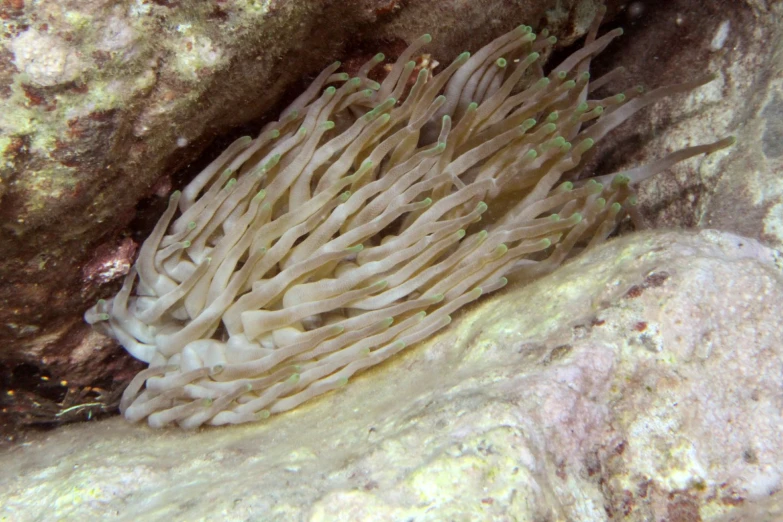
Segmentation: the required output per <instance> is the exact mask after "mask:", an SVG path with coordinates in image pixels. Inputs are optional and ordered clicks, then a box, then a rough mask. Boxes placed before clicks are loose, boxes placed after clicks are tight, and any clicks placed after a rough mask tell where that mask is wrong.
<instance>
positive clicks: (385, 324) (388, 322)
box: [381, 317, 394, 328]
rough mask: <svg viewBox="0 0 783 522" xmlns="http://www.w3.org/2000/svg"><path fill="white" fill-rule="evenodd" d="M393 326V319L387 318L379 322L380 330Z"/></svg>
mask: <svg viewBox="0 0 783 522" xmlns="http://www.w3.org/2000/svg"><path fill="white" fill-rule="evenodd" d="M393 324H394V317H387V318H386V319H384V320H383V321H381V328H388V327H390V326H391V325H393Z"/></svg>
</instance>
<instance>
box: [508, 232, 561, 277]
mask: <svg viewBox="0 0 783 522" xmlns="http://www.w3.org/2000/svg"><path fill="white" fill-rule="evenodd" d="M551 246H552V240H551V239H549V238H548V237H545V238H544V239H542V240H541V247H542V248H549V247H551ZM503 279H505V277H504V278H503Z"/></svg>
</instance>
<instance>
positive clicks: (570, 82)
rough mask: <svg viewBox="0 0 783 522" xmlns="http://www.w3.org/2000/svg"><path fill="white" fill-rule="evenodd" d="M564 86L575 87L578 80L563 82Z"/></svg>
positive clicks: (567, 87)
mask: <svg viewBox="0 0 783 522" xmlns="http://www.w3.org/2000/svg"><path fill="white" fill-rule="evenodd" d="M563 87H564V88H566V89H573V88H574V87H576V82H575V81H574V80H568V81H567V82H565V83H564V84H563Z"/></svg>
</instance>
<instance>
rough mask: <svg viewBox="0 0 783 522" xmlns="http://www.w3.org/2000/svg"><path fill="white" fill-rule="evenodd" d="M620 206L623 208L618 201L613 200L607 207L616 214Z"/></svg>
mask: <svg viewBox="0 0 783 522" xmlns="http://www.w3.org/2000/svg"><path fill="white" fill-rule="evenodd" d="M621 208H623V206H622V205H621V204H620V203H618V202H617V201H615V202H614V203H612V206H611V207H609V211H610V212H611V213H612V214H617V213H618V212H620V209H621Z"/></svg>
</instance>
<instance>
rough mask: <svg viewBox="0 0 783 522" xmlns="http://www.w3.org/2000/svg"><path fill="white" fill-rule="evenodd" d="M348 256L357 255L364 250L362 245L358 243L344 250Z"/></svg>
mask: <svg viewBox="0 0 783 522" xmlns="http://www.w3.org/2000/svg"><path fill="white" fill-rule="evenodd" d="M346 250H347V251H348V253H349V254H358V253H359V252H361V251H362V250H364V245H362V244H361V243H359V244H358V245H354V246H352V247H349V248H346Z"/></svg>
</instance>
